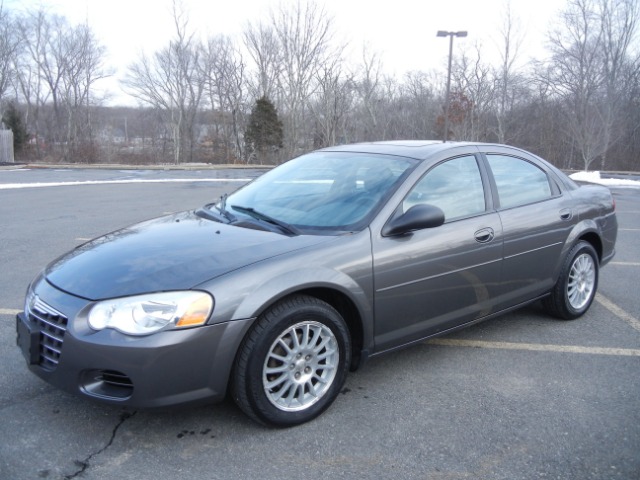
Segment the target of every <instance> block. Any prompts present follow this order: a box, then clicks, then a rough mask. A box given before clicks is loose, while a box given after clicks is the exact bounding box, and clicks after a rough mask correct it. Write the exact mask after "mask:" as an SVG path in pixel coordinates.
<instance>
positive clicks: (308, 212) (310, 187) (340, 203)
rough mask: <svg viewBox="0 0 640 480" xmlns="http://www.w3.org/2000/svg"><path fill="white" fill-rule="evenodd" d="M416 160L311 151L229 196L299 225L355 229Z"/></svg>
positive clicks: (236, 202)
mask: <svg viewBox="0 0 640 480" xmlns="http://www.w3.org/2000/svg"><path fill="white" fill-rule="evenodd" d="M415 164H416V161H415V160H412V159H409V158H403V157H394V156H388V155H376V154H367V153H337V152H315V153H310V154H308V155H303V156H301V157H298V158H296V159H294V160H291V161H289V162H287V163H285V164H283V165H281V166H279V167H278V168H275V169H274V170H271V171H270V172H268V173H266V174H264V175H263V176H261V177H260V178H258V179H256V180H255V181H254V182H252V183H250V184H249V185H247V186H246V187H244V188H242V189H241V190H238V191H237V192H236V193H234V194H232V195H230V196H229V197H228V199H227V202H226V208H227V209H229V210H230V211H231V212H232V213H233V214H234V215H237V214H239V213H242V212H240V211H239V210H240V209H238V210H235V209H234V208H233V206H234V205H236V206H241V207H245V208H253V209H254V210H256V211H258V212H260V213H263V214H265V215H268V216H269V217H272V218H274V219H277V220H279V221H281V222H286V223H287V224H289V225H294V226H296V227H298V228H302V229H321V230H342V231H347V230H349V231H351V230H359V229H361V228H363V227H364V225H366V223H367V221H368V220H369V217H370V215H371V214H373V212H375V210H376V209H377V207H378V206H379V205H381V204H382V202H383V201H384V200H385V199H387V198H388V197H389V195H390V194H391V193H392V192H393V191H394V190H395V188H396V186H397V185H398V183H399V181H400V180H401V179H402V178H404V176H405V174H406V173H408V171H409V170H410V169H411V167H413V166H414V165H415Z"/></svg>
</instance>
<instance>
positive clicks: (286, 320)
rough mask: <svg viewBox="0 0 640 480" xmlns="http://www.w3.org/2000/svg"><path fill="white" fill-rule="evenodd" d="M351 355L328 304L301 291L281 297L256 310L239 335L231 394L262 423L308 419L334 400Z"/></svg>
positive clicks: (342, 328) (280, 424) (281, 424)
mask: <svg viewBox="0 0 640 480" xmlns="http://www.w3.org/2000/svg"><path fill="white" fill-rule="evenodd" d="M350 357H351V348H350V341H349V331H348V329H347V327H346V324H345V322H344V320H343V319H342V317H341V316H340V314H339V313H338V312H337V311H336V310H335V309H334V308H333V307H331V306H330V305H329V304H327V303H325V302H323V301H321V300H318V299H317V298H314V297H309V296H306V295H297V296H294V297H291V298H288V299H285V300H283V301H281V302H279V303H277V304H276V305H274V306H273V307H272V308H271V309H269V310H268V311H267V312H265V313H264V314H263V315H261V316H260V317H259V318H258V320H257V322H256V324H255V326H254V327H253V328H252V330H251V331H250V332H249V334H248V335H247V337H245V339H244V340H243V342H242V345H241V346H240V350H239V352H238V356H237V358H236V364H235V367H234V373H233V379H232V394H233V397H234V400H235V401H236V403H237V404H238V406H239V407H240V408H241V409H242V410H243V411H244V412H245V413H246V414H247V415H249V416H250V417H251V418H253V419H254V420H257V421H259V422H260V423H263V424H266V425H271V426H278V427H286V426H293V425H298V424H301V423H304V422H307V421H309V420H311V419H313V418H315V417H317V416H318V415H320V414H321V413H322V412H323V411H324V410H326V409H327V408H328V407H329V406H330V405H331V403H332V402H333V401H334V400H335V398H336V396H337V395H338V393H339V391H340V388H341V387H342V385H343V383H344V380H345V377H346V372H347V370H348V368H349V359H350Z"/></svg>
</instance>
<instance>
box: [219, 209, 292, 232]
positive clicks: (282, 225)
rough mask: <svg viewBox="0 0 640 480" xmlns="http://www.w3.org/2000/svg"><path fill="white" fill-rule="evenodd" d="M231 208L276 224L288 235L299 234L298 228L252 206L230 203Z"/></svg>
mask: <svg viewBox="0 0 640 480" xmlns="http://www.w3.org/2000/svg"><path fill="white" fill-rule="evenodd" d="M231 208H233V209H234V210H237V211H239V212H241V213H244V214H246V215H249V216H250V217H253V218H255V219H258V220H263V221H265V222H268V223H271V224H273V225H276V226H278V227H280V228H281V229H282V230H284V231H285V232H287V233H288V234H290V235H300V230H298V229H297V228H296V227H294V226H293V225H289V224H288V223H286V222H283V221H282V220H278V219H277V218H273V217H270V216H269V215H266V214H264V213H262V212H258V211H257V210H256V209H254V208H253V207H243V206H242V205H231Z"/></svg>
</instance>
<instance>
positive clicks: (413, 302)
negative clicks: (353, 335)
mask: <svg viewBox="0 0 640 480" xmlns="http://www.w3.org/2000/svg"><path fill="white" fill-rule="evenodd" d="M486 193H488V182H487V181H486V177H485V179H484V181H483V173H482V171H481V168H480V165H479V163H478V159H477V158H476V156H474V155H462V156H458V157H456V158H450V159H447V160H445V161H443V162H440V163H438V164H437V165H435V166H434V167H433V168H431V169H430V170H428V171H427V172H426V174H425V175H424V176H423V177H422V178H421V179H420V180H419V181H418V182H417V183H416V184H415V185H414V187H413V188H412V189H411V190H410V191H409V193H408V194H407V195H406V196H405V197H404V200H403V201H402V203H401V205H399V206H398V210H397V211H396V215H397V214H400V213H403V212H405V211H407V210H408V209H409V208H410V207H411V206H413V205H415V204H418V203H425V204H431V205H435V206H437V207H439V208H441V209H442V210H443V211H444V213H445V223H444V224H443V225H441V226H439V227H435V228H429V229H424V230H418V231H414V232H412V233H410V234H406V235H401V236H384V235H383V234H382V233H378V234H377V235H373V238H372V249H373V270H374V279H375V315H376V318H375V341H376V351H383V350H387V349H390V348H393V347H395V346H398V345H402V344H405V343H409V342H411V341H415V340H418V339H421V338H424V337H425V336H427V335H431V334H434V333H436V332H440V331H443V330H447V329H449V328H452V327H454V326H457V325H460V324H463V323H466V322H469V321H472V320H474V319H476V318H479V317H482V316H484V315H486V314H488V313H490V312H491V311H492V302H493V300H494V299H495V297H496V294H497V291H498V290H497V289H498V288H499V281H500V262H501V258H502V227H501V224H500V218H499V216H498V214H497V213H495V212H492V211H491V210H492V207H491V205H490V203H491V199H490V196H488V195H486Z"/></svg>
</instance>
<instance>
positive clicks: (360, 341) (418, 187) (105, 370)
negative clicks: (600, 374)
mask: <svg viewBox="0 0 640 480" xmlns="http://www.w3.org/2000/svg"><path fill="white" fill-rule="evenodd" d="M616 235H617V221H616V216H615V204H614V201H613V198H612V196H611V193H610V192H609V190H608V189H606V188H604V187H601V186H595V185H587V186H579V185H577V184H576V183H574V182H573V181H572V180H571V179H569V178H568V177H567V176H566V175H564V174H563V173H562V172H560V171H559V170H558V169H556V168H554V167H553V166H552V165H550V164H549V163H547V162H546V161H544V160H542V159H540V158H538V157H537V156H535V155H532V154H531V153H528V152H525V151H523V150H520V149H517V148H513V147H508V146H504V145H493V144H476V143H463V142H460V143H451V142H450V143H441V142H435V141H405V142H381V143H369V144H357V145H349V146H340V147H332V148H326V149H323V150H319V151H316V152H312V153H309V154H306V155H302V156H300V157H298V158H296V159H293V160H291V161H289V162H287V163H284V164H283V165H281V166H279V167H277V168H275V169H273V170H271V171H269V172H268V173H266V174H264V175H263V176H261V177H259V178H258V179H256V180H255V181H253V182H252V183H250V184H248V185H246V186H245V187H243V188H241V189H239V190H238V191H236V192H235V193H233V194H231V195H229V196H224V197H222V198H220V199H219V201H216V202H214V203H211V204H209V205H205V206H203V207H202V208H199V209H197V210H195V211H188V212H183V213H178V214H174V215H170V216H165V217H161V218H157V219H154V220H150V221H147V222H144V223H140V224H137V225H133V226H130V227H128V228H124V229H122V230H119V231H116V232H113V233H109V234H107V235H105V236H103V237H100V238H97V239H95V240H92V241H90V242H88V243H86V244H84V245H81V246H79V247H78V248H76V249H75V250H73V251H71V252H69V253H68V254H66V255H64V256H62V257H60V258H58V259H57V260H55V261H53V262H52V263H51V264H49V265H48V266H47V267H46V268H45V269H44V270H43V271H42V272H41V273H40V274H39V275H38V276H37V277H36V278H35V279H34V280H33V282H32V283H31V285H30V286H29V287H28V290H27V295H26V301H25V306H24V312H22V313H20V314H19V315H18V316H17V318H16V328H17V343H18V346H19V347H20V349H21V351H22V353H23V355H24V357H25V359H26V363H27V364H28V366H29V369H30V370H31V371H32V372H34V373H35V374H36V375H38V376H39V377H41V378H42V379H44V380H45V381H47V382H49V383H51V384H53V385H55V386H57V387H59V388H61V389H63V390H66V391H68V392H73V393H76V394H79V395H83V396H85V397H89V398H92V399H96V400H100V401H104V402H108V403H111V404H119V405H126V406H129V407H132V408H139V407H141V408H144V407H147V408H148V407H166V406H171V405H177V404H197V403H203V402H214V401H218V400H221V399H222V398H223V397H224V396H225V395H227V394H229V395H230V396H232V398H233V399H234V400H235V401H236V403H237V404H238V406H239V407H240V408H241V409H242V410H243V411H244V412H245V413H246V414H248V415H249V416H250V417H251V418H253V419H254V420H256V421H258V422H261V423H263V424H267V425H271V426H281V427H282V426H291V425H296V424H300V423H303V422H306V421H309V420H311V419H313V418H314V417H316V416H318V415H319V414H320V413H322V412H323V411H324V410H325V409H327V408H328V407H329V406H330V405H331V403H332V402H333V401H334V399H335V398H336V395H337V394H338V393H339V391H340V389H341V388H342V385H343V383H344V381H345V376H346V375H347V373H348V372H349V371H350V370H355V369H356V368H357V367H358V366H360V365H362V364H363V362H364V361H365V360H366V359H367V358H369V357H373V356H376V355H380V354H383V353H385V352H389V351H391V350H394V349H398V348H400V347H404V346H407V345H411V344H412V343H415V342H419V341H422V340H424V339H426V338H429V337H433V336H436V335H443V334H446V333H449V332H452V331H454V330H456V329H459V328H462V327H465V326H469V325H472V324H474V323H477V322H480V321H484V320H487V319H490V318H492V317H494V316H496V315H499V314H502V313H504V312H507V311H509V310H512V309H514V308H518V307H520V306H522V305H525V304H527V303H530V302H533V301H537V300H541V301H542V302H543V304H544V306H545V307H546V310H547V311H548V312H549V314H551V315H552V316H554V317H557V318H559V319H565V320H570V319H574V318H578V317H580V316H581V315H583V314H584V313H585V312H586V311H587V309H588V308H589V306H590V305H591V302H592V301H593V298H594V296H595V294H596V288H597V286H598V272H599V269H600V268H601V267H602V266H603V265H605V264H606V263H607V262H608V261H610V260H611V258H612V257H613V255H614V251H615V250H614V246H615V241H616Z"/></svg>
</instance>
